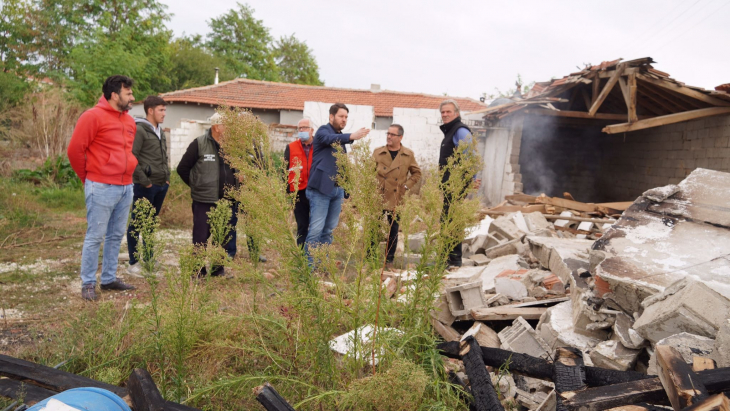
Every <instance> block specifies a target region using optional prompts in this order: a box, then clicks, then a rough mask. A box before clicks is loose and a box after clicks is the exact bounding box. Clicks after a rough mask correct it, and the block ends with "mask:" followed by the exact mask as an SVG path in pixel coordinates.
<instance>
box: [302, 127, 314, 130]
mask: <svg viewBox="0 0 730 411" xmlns="http://www.w3.org/2000/svg"><path fill="white" fill-rule="evenodd" d="M311 129H312V127H299V131H309V130H311Z"/></svg>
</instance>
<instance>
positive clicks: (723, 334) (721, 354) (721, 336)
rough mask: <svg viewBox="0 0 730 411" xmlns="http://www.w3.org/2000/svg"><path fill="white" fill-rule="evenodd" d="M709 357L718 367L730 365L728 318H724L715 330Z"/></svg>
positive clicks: (729, 326) (729, 325) (729, 324)
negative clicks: (713, 344) (711, 351)
mask: <svg viewBox="0 0 730 411" xmlns="http://www.w3.org/2000/svg"><path fill="white" fill-rule="evenodd" d="M711 358H712V359H713V360H715V362H717V366H718V367H730V318H726V319H725V321H723V323H722V326H721V327H720V329H719V330H718V331H717V336H716V337H715V346H714V351H713V354H712V356H711Z"/></svg>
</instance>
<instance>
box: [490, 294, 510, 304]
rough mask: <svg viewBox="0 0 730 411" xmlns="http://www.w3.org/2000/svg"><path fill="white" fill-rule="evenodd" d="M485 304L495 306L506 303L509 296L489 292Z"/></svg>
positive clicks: (508, 301)
mask: <svg viewBox="0 0 730 411" xmlns="http://www.w3.org/2000/svg"><path fill="white" fill-rule="evenodd" d="M487 297H488V298H487V306H488V307H497V306H500V305H507V304H509V303H510V300H509V298H508V297H507V296H506V295H503V294H489V295H487Z"/></svg>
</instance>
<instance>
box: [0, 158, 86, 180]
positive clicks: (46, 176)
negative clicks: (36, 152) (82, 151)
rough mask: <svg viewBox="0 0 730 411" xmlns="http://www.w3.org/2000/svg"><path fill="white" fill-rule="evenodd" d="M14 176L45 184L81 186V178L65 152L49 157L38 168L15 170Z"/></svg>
mask: <svg viewBox="0 0 730 411" xmlns="http://www.w3.org/2000/svg"><path fill="white" fill-rule="evenodd" d="M13 178H14V179H16V180H19V181H28V182H31V183H34V184H37V185H43V186H56V187H72V188H81V180H80V179H79V177H78V176H77V175H76V172H75V171H74V170H73V168H71V163H69V161H68V157H66V156H65V154H60V155H57V156H55V157H53V158H50V157H49V158H47V159H46V161H44V162H43V165H42V166H41V167H40V168H38V169H36V170H28V169H20V170H15V171H14V172H13Z"/></svg>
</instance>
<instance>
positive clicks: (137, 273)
mask: <svg viewBox="0 0 730 411" xmlns="http://www.w3.org/2000/svg"><path fill="white" fill-rule="evenodd" d="M127 274H129V275H131V276H132V277H140V278H142V264H140V263H137V264H129V266H127Z"/></svg>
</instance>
